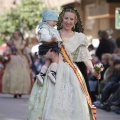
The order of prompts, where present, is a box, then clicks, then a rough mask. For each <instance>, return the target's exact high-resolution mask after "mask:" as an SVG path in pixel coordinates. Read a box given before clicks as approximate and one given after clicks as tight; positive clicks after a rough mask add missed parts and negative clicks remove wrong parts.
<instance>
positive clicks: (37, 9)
mask: <svg viewBox="0 0 120 120" xmlns="http://www.w3.org/2000/svg"><path fill="white" fill-rule="evenodd" d="M44 9H46V6H45V4H44V3H43V2H42V0H23V2H22V4H21V5H19V6H17V7H16V9H12V10H11V11H9V12H7V13H6V14H4V15H1V16H0V23H1V24H0V33H2V34H4V35H8V34H10V33H11V32H13V31H14V30H15V29H20V28H21V27H22V28H24V30H25V31H31V30H32V29H35V27H36V26H37V25H38V24H39V22H40V21H41V15H40V13H41V12H42V11H43V10H44Z"/></svg>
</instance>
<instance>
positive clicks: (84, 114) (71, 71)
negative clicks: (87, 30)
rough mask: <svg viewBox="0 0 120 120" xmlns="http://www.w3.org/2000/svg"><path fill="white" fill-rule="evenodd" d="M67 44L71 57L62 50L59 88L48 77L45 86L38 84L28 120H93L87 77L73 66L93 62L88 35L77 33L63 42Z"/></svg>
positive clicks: (33, 91)
mask: <svg viewBox="0 0 120 120" xmlns="http://www.w3.org/2000/svg"><path fill="white" fill-rule="evenodd" d="M63 44H64V46H65V48H66V51H67V54H68V55H69V56H68V57H67V56H66V54H65V53H64V52H65V51H64V48H61V53H62V55H60V61H59V63H58V69H57V75H56V84H55V85H54V84H52V83H51V81H50V80H49V78H48V77H47V76H46V77H45V82H44V86H42V87H40V86H39V84H38V83H37V81H36V82H35V84H34V87H33V89H32V92H31V96H30V101H29V108H28V116H27V119H28V120H39V119H38V118H40V120H93V116H92V113H91V110H90V106H91V100H90V98H89V95H88V94H87V91H86V85H85V81H84V78H83V76H82V75H81V73H80V71H79V70H78V68H77V66H76V65H75V64H73V61H74V62H79V61H86V60H88V59H91V56H90V54H89V52H88V50H87V48H86V47H87V38H86V36H85V35H84V34H82V33H77V32H75V35H74V36H72V37H71V38H69V39H68V38H67V40H64V39H63ZM69 57H70V58H71V60H69ZM63 58H64V59H66V60H65V61H66V62H65V61H64V60H63ZM72 60H73V61H72ZM49 70H50V68H49ZM49 70H48V72H49ZM77 74H78V75H77ZM79 78H80V79H79ZM80 82H81V83H82V84H81V83H80Z"/></svg>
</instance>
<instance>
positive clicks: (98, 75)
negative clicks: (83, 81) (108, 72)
mask: <svg viewBox="0 0 120 120" xmlns="http://www.w3.org/2000/svg"><path fill="white" fill-rule="evenodd" d="M92 74H93V75H94V76H95V77H96V78H97V79H98V80H99V79H100V78H101V75H100V73H97V72H95V70H93V72H92Z"/></svg>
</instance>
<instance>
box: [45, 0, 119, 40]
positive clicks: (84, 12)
mask: <svg viewBox="0 0 120 120" xmlns="http://www.w3.org/2000/svg"><path fill="white" fill-rule="evenodd" d="M45 2H46V3H47V5H48V6H49V7H60V6H65V5H73V6H74V7H75V8H76V9H77V10H78V11H79V13H80V16H81V19H82V22H83V27H84V33H85V34H86V35H87V36H88V37H89V38H91V39H92V38H98V34H97V33H98V31H99V30H106V29H112V30H113V31H114V33H113V38H115V39H116V38H117V37H120V30H118V29H115V9H116V8H118V7H120V1H119V0H113V1H112V0H45Z"/></svg>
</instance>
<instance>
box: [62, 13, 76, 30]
mask: <svg viewBox="0 0 120 120" xmlns="http://www.w3.org/2000/svg"><path fill="white" fill-rule="evenodd" d="M75 23H76V15H75V14H74V13H71V12H65V14H64V15H63V21H62V27H63V29H65V30H71V29H72V28H73V27H74V25H75Z"/></svg>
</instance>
